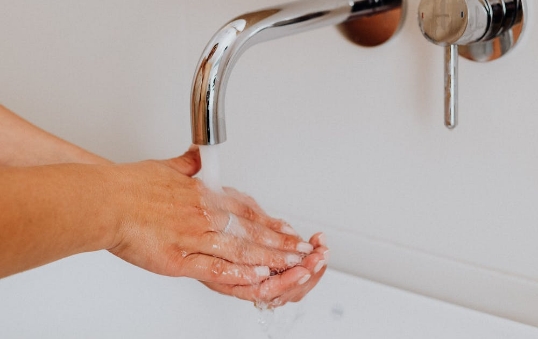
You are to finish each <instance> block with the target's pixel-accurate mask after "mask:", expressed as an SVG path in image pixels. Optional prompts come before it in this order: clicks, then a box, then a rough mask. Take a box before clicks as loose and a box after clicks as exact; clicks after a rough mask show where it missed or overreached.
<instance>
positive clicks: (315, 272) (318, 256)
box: [270, 247, 327, 307]
mask: <svg viewBox="0 0 538 339" xmlns="http://www.w3.org/2000/svg"><path fill="white" fill-rule="evenodd" d="M325 249H326V247H318V248H317V249H316V251H315V252H314V253H312V254H310V255H309V256H307V257H306V258H305V259H304V260H303V262H302V263H301V266H303V267H305V268H306V269H308V270H309V271H310V272H311V275H312V277H311V278H310V279H309V280H308V281H307V282H306V283H305V284H303V285H299V286H296V287H295V288H293V289H290V290H288V291H287V292H286V293H284V294H283V295H282V296H280V297H279V298H277V299H276V300H273V301H272V303H271V305H270V306H271V307H277V306H280V305H284V304H285V303H287V302H297V301H300V300H301V299H303V298H304V296H305V295H306V294H308V293H309V292H310V291H311V290H312V289H313V288H314V287H315V286H316V285H317V283H318V282H319V280H320V279H321V277H322V276H323V274H324V273H325V271H326V269H327V263H326V261H325V259H324V256H323V252H324V251H325Z"/></svg>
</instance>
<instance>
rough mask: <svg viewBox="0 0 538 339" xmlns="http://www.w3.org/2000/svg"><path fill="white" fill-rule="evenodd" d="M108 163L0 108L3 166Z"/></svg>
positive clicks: (1, 161)
mask: <svg viewBox="0 0 538 339" xmlns="http://www.w3.org/2000/svg"><path fill="white" fill-rule="evenodd" d="M108 162H109V161H108V160H106V159H104V158H102V157H100V156H98V155H95V154H92V153H90V152H88V151H86V150H85V149H83V148H80V147H78V146H76V145H73V144H71V143H69V142H67V141H65V140H63V139H61V138H58V137H56V136H54V135H52V134H50V133H48V132H46V131H44V130H42V129H40V128H38V127H36V126H34V125H32V124H31V123H29V122H28V121H26V120H24V119H22V118H21V117H19V116H17V115H16V114H15V113H13V112H11V111H9V110H8V109H7V108H5V107H3V106H1V105H0V165H5V166H38V165H47V164H59V163H87V164H99V163H103V164H104V163H108Z"/></svg>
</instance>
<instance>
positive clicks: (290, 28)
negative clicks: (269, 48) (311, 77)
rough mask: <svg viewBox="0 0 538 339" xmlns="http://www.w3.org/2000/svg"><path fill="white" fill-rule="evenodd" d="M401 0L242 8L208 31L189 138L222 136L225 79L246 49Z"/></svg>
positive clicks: (311, 0)
mask: <svg viewBox="0 0 538 339" xmlns="http://www.w3.org/2000/svg"><path fill="white" fill-rule="evenodd" d="M403 1H404V0H302V1H297V2H292V3H288V4H284V5H280V6H277V7H273V8H267V9H263V10H259V11H256V12H251V13H246V14H244V15H241V16H239V17H237V18H235V19H233V20H231V21H230V22H228V23H227V24H226V25H224V26H223V27H222V28H221V29H220V30H219V31H218V32H217V33H216V34H215V35H214V36H213V38H212V39H211V41H210V42H209V44H208V45H207V47H206V48H205V50H204V52H203V54H202V56H201V58H200V61H199V63H198V66H197V68H196V73H195V75H194V81H193V85H192V97H191V127H192V142H193V143H194V144H197V145H214V144H219V143H222V142H224V141H226V126H225V118H224V97H225V92H226V84H227V82H228V78H229V77H230V73H231V70H232V68H233V66H234V64H235V63H236V62H237V60H238V58H239V57H240V56H241V54H242V53H243V52H244V51H245V50H246V49H247V48H249V47H250V46H252V45H254V44H256V43H260V42H264V41H268V40H272V39H276V38H280V37H284V36H288V35H292V34H295V33H300V32H304V31H308V30H311V29H314V28H318V27H322V26H328V25H337V24H340V23H344V22H350V20H355V19H360V18H364V17H370V16H372V15H374V14H379V13H384V12H387V11H390V10H393V9H396V8H401V7H402V2H403ZM402 15H403V11H402ZM385 24H386V23H385Z"/></svg>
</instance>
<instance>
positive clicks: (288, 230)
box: [280, 224, 299, 237]
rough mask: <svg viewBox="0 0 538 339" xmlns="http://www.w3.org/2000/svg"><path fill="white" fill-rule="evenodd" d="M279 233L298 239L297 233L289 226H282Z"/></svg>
mask: <svg viewBox="0 0 538 339" xmlns="http://www.w3.org/2000/svg"><path fill="white" fill-rule="evenodd" d="M280 232H282V233H284V234H287V235H293V236H296V237H298V236H299V233H297V232H296V231H295V230H294V229H293V227H291V226H290V225H287V224H286V225H284V226H282V228H281V229H280Z"/></svg>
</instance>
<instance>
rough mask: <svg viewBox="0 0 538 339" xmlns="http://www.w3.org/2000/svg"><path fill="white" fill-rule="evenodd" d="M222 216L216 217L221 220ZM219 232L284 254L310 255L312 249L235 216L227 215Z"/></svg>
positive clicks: (301, 242)
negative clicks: (225, 221)
mask: <svg viewBox="0 0 538 339" xmlns="http://www.w3.org/2000/svg"><path fill="white" fill-rule="evenodd" d="M223 218H225V217H224V216H223V215H220V216H218V217H217V219H220V220H222V219H223ZM219 226H220V227H221V228H220V229H218V230H219V231H221V232H223V233H225V234H231V235H234V236H237V237H240V238H244V239H248V240H249V241H251V242H254V243H257V244H261V245H264V246H267V247H270V248H273V249H277V250H280V251H285V252H299V253H306V254H308V253H310V252H312V250H313V249H314V246H312V244H310V243H307V242H304V241H301V239H299V238H297V237H295V236H292V235H288V234H283V233H279V232H276V231H274V230H272V229H270V228H267V227H264V226H263V225H260V224H258V223H257V222H254V221H252V220H250V219H246V218H243V217H240V216H236V215H235V214H228V222H227V223H226V224H225V225H224V223H219V225H217V227H219Z"/></svg>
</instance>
